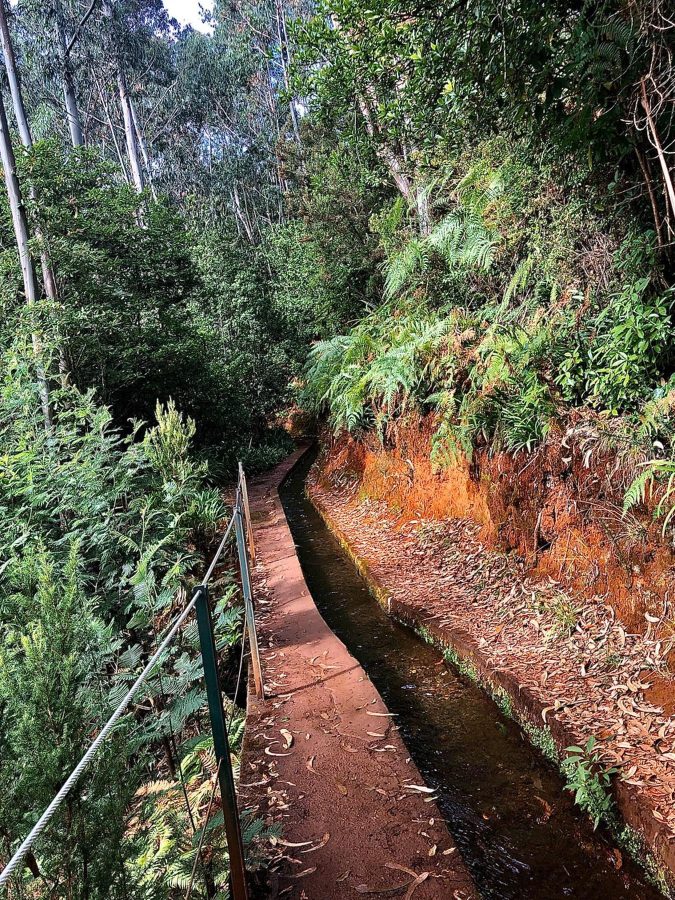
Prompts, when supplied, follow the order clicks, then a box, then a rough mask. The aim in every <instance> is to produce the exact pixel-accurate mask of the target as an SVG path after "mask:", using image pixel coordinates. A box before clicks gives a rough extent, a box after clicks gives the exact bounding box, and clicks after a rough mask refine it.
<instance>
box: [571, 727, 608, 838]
mask: <svg viewBox="0 0 675 900" xmlns="http://www.w3.org/2000/svg"><path fill="white" fill-rule="evenodd" d="M595 745H596V740H595V738H594V737H593V736H591V737H590V738H589V739H588V740H587V741H586V744H585V745H584V746H583V747H567V748H566V750H565V752H566V753H567V754H568V755H567V758H566V759H565V760H563V762H562V765H561V769H562V772H563V775H564V776H565V778H566V779H567V784H566V785H565V789H566V790H568V791H571V792H572V793H573V794H574V802H575V803H576V804H577V806H580V807H581V808H582V809H583V810H584V812H586V813H588V815H589V816H590V818H591V819H592V821H593V827H594V828H597V827H598V825H599V824H600V822H601V821H607V822H610V823H611V822H613V820H614V818H615V816H616V813H615V809H614V801H613V800H612V797H611V795H610V793H609V788H610V785H611V781H612V775H614V774H616V772H617V771H618V770H617V769H615V768H613V767H612V768H609V769H607V768H604V767H603V766H602V763H601V760H600V754H599V753H598V751H597V750H596V749H595Z"/></svg>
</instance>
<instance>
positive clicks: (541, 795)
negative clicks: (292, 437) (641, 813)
mask: <svg viewBox="0 0 675 900" xmlns="http://www.w3.org/2000/svg"><path fill="white" fill-rule="evenodd" d="M312 456H313V454H307V455H306V456H305V458H304V460H302V461H301V462H300V464H299V465H298V466H297V467H296V468H295V470H294V471H293V472H292V473H291V475H290V477H289V478H288V480H287V481H286V482H285V484H284V486H283V487H282V490H281V498H282V501H283V505H284V509H285V510H286V515H287V517H288V521H289V524H290V527H291V531H292V534H293V538H294V541H295V543H296V546H297V549H298V555H299V557H300V562H301V563H302V568H303V571H304V574H305V579H306V581H307V585H308V587H309V589H310V591H311V593H312V596H313V597H314V600H315V602H316V604H317V606H318V607H319V610H320V611H321V614H322V615H323V617H324V619H325V620H326V622H327V623H328V624H329V626H330V627H331V628H332V629H333V631H334V632H335V633H336V634H337V635H338V636H339V637H340V638H341V639H342V640H343V641H344V642H345V644H346V645H347V647H348V648H349V649H350V651H351V653H352V654H353V655H354V656H355V657H356V658H357V659H358V660H359V662H360V663H361V664H362V666H363V667H364V669H365V670H366V672H367V673H368V675H369V676H370V678H371V679H372V681H373V683H374V684H375V686H376V687H377V689H378V690H379V692H380V694H381V695H382V697H383V698H384V701H385V703H386V704H387V706H388V707H389V709H390V711H391V712H393V713H396V714H397V716H396V722H397V724H398V726H399V728H400V733H401V735H402V737H403V739H404V741H405V743H406V746H407V747H408V750H409V752H410V755H411V756H412V758H413V759H414V761H415V763H416V765H417V767H418V768H419V770H420V771H421V773H422V775H423V776H424V778H425V780H426V782H427V784H429V785H430V786H432V787H434V788H436V790H437V792H438V794H437V796H438V800H437V802H438V806H439V808H440V809H441V812H442V813H443V815H444V816H445V818H446V821H447V822H448V826H449V828H450V830H451V831H452V833H453V835H454V837H455V839H456V841H457V845H458V847H459V849H460V850H461V852H462V856H463V858H464V860H465V862H466V864H467V866H468V868H469V870H470V871H471V874H472V876H473V878H474V880H475V882H476V885H477V887H478V890H479V892H480V894H481V896H482V897H484V898H490V900H525V898H527V900H529V898H537V900H553V898H558V897H574V898H584V900H591V898H592V900H615V898H650V900H651V898H654V900H656V898H659V897H660V896H661V894H660V893H659V892H658V891H656V890H655V889H654V888H652V887H651V886H649V885H648V884H647V882H646V880H645V878H644V876H643V873H642V871H641V870H640V869H639V868H638V867H637V866H635V865H634V864H632V863H631V862H630V861H629V860H627V859H626V858H625V855H624V859H623V865H622V867H621V869H620V870H618V869H617V868H616V866H615V864H614V863H613V862H612V849H611V847H610V846H609V844H608V843H607V842H606V841H605V839H604V838H603V836H602V835H601V834H599V833H594V832H593V830H592V826H591V825H590V823H589V822H588V821H587V819H586V818H585V817H584V816H583V815H581V814H580V813H579V811H578V810H577V809H575V808H574V806H573V804H572V800H571V797H570V795H569V794H568V793H567V792H563V783H562V780H561V778H560V775H559V774H558V772H557V771H556V770H555V769H554V767H553V766H552V765H549V764H548V763H547V762H546V761H545V760H544V759H543V757H542V756H541V755H540V754H539V753H538V751H536V750H534V749H532V748H531V747H530V745H529V744H528V743H527V742H526V741H525V740H524V739H523V737H522V735H521V732H520V730H519V729H518V728H517V727H516V725H515V724H514V723H513V722H512V721H511V720H510V719H508V718H507V717H505V716H504V715H502V713H501V712H500V710H499V709H498V708H497V706H496V705H495V704H494V703H493V702H492V700H490V699H489V698H488V697H487V696H486V695H485V694H484V693H483V692H482V691H481V690H480V689H479V688H478V687H476V686H475V685H474V684H472V683H471V682H470V681H468V680H467V679H466V678H464V677H462V676H461V675H459V673H457V672H456V671H454V670H453V669H452V668H449V667H448V666H447V665H446V663H445V662H444V660H443V658H442V656H441V654H440V653H439V652H438V651H437V650H436V649H434V648H432V647H430V646H428V645H427V644H425V643H424V642H423V641H421V640H420V639H419V638H418V637H417V636H416V635H415V634H414V633H413V632H412V631H410V630H409V629H407V628H404V627H403V626H401V625H398V624H397V623H396V622H394V621H393V620H392V619H391V618H389V616H387V614H386V613H385V612H384V611H383V610H382V609H381V607H380V606H379V605H378V603H377V601H376V600H374V599H373V597H372V596H371V595H370V593H369V591H368V588H367V586H366V583H365V582H364V581H363V579H362V578H361V577H360V575H359V574H358V572H357V571H356V569H355V567H354V565H353V564H352V562H351V561H350V559H349V558H348V557H347V556H346V554H345V553H344V551H343V550H342V548H341V547H340V545H339V543H338V542H337V540H336V539H335V538H334V537H333V535H332V534H331V533H330V531H329V530H328V529H327V527H326V525H325V524H324V522H323V521H322V519H321V517H320V516H319V514H318V513H317V512H316V510H315V509H314V507H313V506H312V504H311V503H310V502H309V500H307V498H306V496H305V478H306V475H307V472H308V469H309V466H310V464H311V462H312Z"/></svg>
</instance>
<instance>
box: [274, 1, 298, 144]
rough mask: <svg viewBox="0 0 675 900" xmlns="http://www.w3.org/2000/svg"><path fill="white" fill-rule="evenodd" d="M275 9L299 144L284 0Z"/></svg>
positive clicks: (289, 103) (289, 102) (282, 60)
mask: <svg viewBox="0 0 675 900" xmlns="http://www.w3.org/2000/svg"><path fill="white" fill-rule="evenodd" d="M275 9H276V18H277V33H278V35H279V56H280V58H281V71H282V73H283V76H284V87H285V88H286V92H287V93H288V98H289V99H288V109H289V112H290V115H291V124H292V125H293V134H294V135H295V140H296V141H297V142H298V144H300V143H301V141H300V128H299V126H298V113H297V110H296V109H295V106H294V104H293V98H292V97H291V94H290V90H291V81H290V77H289V74H288V70H289V68H290V65H291V53H290V49H289V46H288V32H287V30H286V14H285V13H284V4H283V0H275Z"/></svg>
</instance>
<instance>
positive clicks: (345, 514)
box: [310, 476, 675, 840]
mask: <svg viewBox="0 0 675 900" xmlns="http://www.w3.org/2000/svg"><path fill="white" fill-rule="evenodd" d="M310 495H311V496H312V499H313V500H314V501H315V502H317V503H318V505H319V506H320V507H321V508H322V509H323V510H324V511H325V512H326V513H327V514H328V516H329V518H330V519H331V520H332V522H333V523H334V524H335V525H336V526H337V528H338V529H339V530H340V531H341V532H342V535H343V536H344V537H345V538H346V539H347V540H348V542H349V544H350V547H351V549H352V551H353V552H354V554H355V555H356V556H358V557H359V558H361V559H363V560H365V561H366V562H367V564H368V570H369V572H370V573H371V574H372V576H373V577H374V578H375V579H376V580H377V582H378V584H379V586H380V587H382V588H384V590H385V591H386V592H387V593H388V594H389V596H390V597H391V600H392V602H394V601H399V602H400V603H401V605H402V606H404V607H405V608H406V609H407V610H408V611H410V612H411V613H412V614H413V615H414V617H415V619H416V620H417V622H418V623H419V624H427V625H433V626H436V627H438V628H440V629H442V630H445V631H447V634H448V642H449V643H450V644H452V639H451V635H452V632H453V631H456V632H458V633H459V632H461V633H463V634H468V635H469V637H470V638H471V639H472V640H473V642H474V643H475V644H476V645H477V647H478V648H479V652H480V654H481V657H482V659H483V660H484V661H485V663H486V664H487V666H488V667H489V669H491V670H502V671H505V672H508V673H510V674H511V675H512V676H513V677H514V678H515V679H516V680H517V682H518V683H519V684H520V685H522V686H523V687H525V688H527V690H528V691H529V692H530V694H531V695H532V696H533V697H534V698H536V700H537V701H539V703H540V704H541V706H542V708H543V715H542V719H543V721H542V722H541V723H540V724H544V723H546V724H550V722H551V720H552V719H556V720H558V721H560V722H561V723H563V724H564V726H565V728H566V730H567V732H568V733H570V734H572V735H573V736H574V742H575V743H583V742H585V741H586V740H587V739H588V737H590V736H591V735H595V737H596V738H597V739H598V741H599V744H598V749H599V750H600V751H601V753H602V757H603V759H604V760H605V761H606V762H607V764H608V765H612V766H616V767H617V768H619V770H620V771H621V773H622V775H621V777H622V778H623V780H624V781H625V782H627V783H628V784H629V785H632V786H633V787H634V788H636V789H638V790H639V792H640V795H641V800H642V801H643V802H645V803H647V804H648V805H649V806H650V807H651V810H652V815H653V817H654V819H655V820H656V821H658V822H660V823H663V825H664V826H665V827H666V828H667V829H668V831H669V833H670V839H671V840H675V717H673V716H670V715H667V714H666V713H665V712H664V710H663V709H662V708H661V707H660V706H655V705H653V704H652V703H650V702H648V700H647V698H646V696H645V692H646V691H648V689H649V688H650V687H651V684H652V679H653V678H655V677H657V678H658V679H659V680H660V681H661V682H663V681H664V680H665V681H666V682H668V683H672V684H673V693H674V694H675V682H674V681H673V679H672V678H671V676H670V674H669V673H668V670H667V666H666V660H665V653H666V648H664V646H663V643H662V641H661V640H659V637H658V633H657V627H658V625H659V623H660V622H661V619H662V618H663V617H659V616H653V615H647V616H645V620H646V621H645V631H644V633H643V634H632V633H628V631H627V630H626V628H625V627H624V625H623V624H622V623H621V622H620V621H619V620H618V619H617V617H616V616H615V613H614V610H613V609H612V607H610V606H609V605H608V604H606V603H604V602H603V600H602V599H601V598H600V597H597V598H596V599H595V600H591V601H589V600H584V601H583V603H582V602H581V601H578V602H577V601H576V600H575V598H573V597H571V596H569V595H568V594H566V593H565V591H564V590H563V588H562V587H561V586H560V585H559V584H558V583H556V582H555V581H554V580H552V579H548V580H536V581H535V580H534V579H532V578H529V577H528V576H527V575H526V574H525V573H524V571H523V568H522V565H521V563H520V562H519V561H518V560H517V559H515V558H514V557H512V556H507V555H505V554H502V553H498V552H495V551H491V550H488V549H486V548H485V547H484V546H483V545H482V544H481V542H480V540H479V527H478V526H477V525H475V524H473V523H471V522H467V521H464V520H447V521H443V522H438V523H434V524H433V526H430V524H429V523H421V522H420V521H413V522H408V523H406V524H404V525H400V523H399V522H398V521H397V520H396V518H395V517H394V515H393V514H392V513H391V512H390V511H389V510H388V508H387V507H386V505H385V504H384V503H381V502H375V501H370V500H363V499H362V495H360V494H359V491H358V485H356V484H353V483H352V484H351V485H349V486H345V485H341V486H339V488H337V489H333V488H331V487H329V486H327V485H326V484H324V483H323V482H321V483H320V482H318V481H317V479H316V477H315V476H314V477H312V478H311V479H310ZM543 815H544V817H545V816H546V815H547V811H546V810H544V811H543Z"/></svg>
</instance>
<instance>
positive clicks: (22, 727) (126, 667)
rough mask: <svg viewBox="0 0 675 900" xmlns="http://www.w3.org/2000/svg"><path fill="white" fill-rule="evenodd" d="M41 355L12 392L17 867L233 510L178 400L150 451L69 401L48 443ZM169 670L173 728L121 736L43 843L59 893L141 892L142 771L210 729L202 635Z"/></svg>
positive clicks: (3, 638) (10, 370)
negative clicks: (133, 863)
mask: <svg viewBox="0 0 675 900" xmlns="http://www.w3.org/2000/svg"><path fill="white" fill-rule="evenodd" d="M28 358H29V349H28V347H27V346H26V344H25V343H22V341H21V340H18V341H17V342H16V343H15V345H14V346H13V347H12V348H11V349H9V350H8V351H6V352H5V354H4V357H3V376H4V377H3V382H2V385H1V389H0V441H1V446H2V454H1V455H0V518H1V520H2V523H3V528H2V538H1V539H0V557H1V558H2V581H1V582H0V622H1V623H2V624H1V625H0V718H1V720H2V729H1V737H0V744H1V745H2V761H1V762H0V770H1V773H2V777H3V779H4V780H5V781H6V784H7V785H8V790H7V791H6V792H5V793H4V794H3V800H2V811H1V812H2V818H3V826H4V827H3V833H2V841H3V853H4V854H5V855H6V854H7V853H8V852H9V850H10V848H11V847H13V846H15V845H16V842H17V840H18V839H19V838H21V837H23V836H24V834H25V833H26V832H27V831H28V830H29V828H30V827H31V825H32V824H33V823H34V822H35V820H36V818H37V815H38V814H39V813H41V812H42V810H43V809H44V808H45V807H46V805H47V804H48V803H49V802H50V800H51V799H52V797H53V796H54V794H55V793H56V792H57V791H58V789H59V787H60V786H61V784H62V783H63V781H64V780H65V778H66V776H67V775H68V774H69V773H70V771H71V770H72V768H73V767H74V765H75V764H76V763H77V762H78V760H79V759H80V757H81V755H82V753H83V751H84V749H86V747H87V746H88V744H89V743H90V740H91V735H92V733H95V731H96V730H97V728H99V727H100V725H101V723H102V722H103V721H105V719H106V718H107V716H108V715H109V714H110V711H111V709H112V708H113V707H114V705H115V704H116V703H117V702H119V699H120V697H121V696H122V694H123V693H124V692H125V691H126V689H127V688H128V684H129V682H130V681H133V680H134V679H135V677H136V676H137V674H138V670H139V667H140V666H141V665H142V661H143V659H144V658H145V657H146V655H147V654H148V653H149V652H150V651H151V650H152V649H153V647H154V645H155V641H156V628H157V627H158V624H157V623H158V622H159V621H162V622H164V621H166V618H167V617H170V616H172V615H173V614H174V610H175V608H176V602H177V601H178V602H180V598H181V594H180V593H178V592H179V589H180V588H181V586H182V585H183V584H184V583H185V580H186V575H187V572H188V570H189V569H190V568H191V567H192V566H193V565H194V564H195V562H196V560H197V556H196V553H194V552H189V551H188V550H187V547H188V544H189V543H190V542H194V540H195V539H197V538H199V536H200V535H201V536H202V537H203V538H204V539H206V538H208V536H209V535H212V534H213V529H214V526H215V521H216V519H217V518H219V517H220V516H222V515H223V513H224V509H223V506H222V502H221V500H220V498H219V495H218V492H217V491H214V490H212V489H208V488H206V487H205V484H204V479H205V476H206V471H205V467H204V465H203V464H199V463H196V462H194V461H193V460H192V459H191V457H190V453H191V449H192V448H191V442H192V438H193V436H194V433H195V426H194V423H192V422H191V421H189V420H185V419H184V418H183V417H182V416H181V414H180V413H178V411H177V410H176V408H175V406H174V405H173V404H169V405H168V406H167V407H163V406H161V405H160V406H158V408H157V419H158V422H157V425H155V426H154V427H148V428H146V430H145V434H144V437H143V439H142V440H140V439H139V434H138V432H132V434H131V435H128V436H123V435H121V434H120V433H119V432H118V431H117V430H116V429H115V428H114V426H113V424H112V421H111V416H110V413H109V412H108V411H107V410H106V409H105V408H103V407H100V406H97V404H96V403H95V402H94V400H93V397H92V395H91V394H88V395H82V394H80V393H79V392H78V391H77V390H76V389H75V388H73V387H68V388H63V389H62V390H60V391H58V392H54V395H53V400H54V404H55V407H56V408H57V409H58V416H57V417H56V419H55V423H54V427H53V430H52V432H51V433H48V432H46V431H45V429H44V425H43V422H42V420H41V414H40V411H39V404H38V402H37V388H36V385H35V383H34V381H33V377H32V371H31V367H30V366H29V365H27V364H26V362H25V361H26V360H27V359H28ZM233 590H234V589H233V587H230V588H229V590H228V591H226V592H225V593H224V594H223V598H222V601H221V602H220V604H219V606H218V609H217V616H216V625H217V640H218V645H219V647H220V648H221V650H222V652H224V653H227V647H228V646H230V645H231V644H233V643H235V642H236V641H238V640H239V635H240V623H241V613H240V611H239V609H238V607H237V606H236V605H234V606H232V603H231V601H232V597H233ZM125 628H126V631H125ZM125 646H129V647H130V649H128V650H124V651H123V648H124V647H125ZM112 673H115V675H114V676H113V677H111V674H112ZM163 673H164V674H163V676H162V675H161V674H160V675H157V676H156V677H155V678H153V679H152V680H151V682H150V683H149V686H148V695H149V700H150V702H151V703H152V704H153V705H155V706H156V707H157V709H158V713H159V714H158V715H157V716H156V717H151V718H150V719H149V720H147V721H146V722H144V723H143V724H142V726H139V725H137V724H134V721H133V718H132V717H131V716H130V717H128V718H127V719H126V720H125V721H124V722H123V723H122V726H121V727H120V728H119V729H118V730H117V731H116V732H115V735H114V736H113V737H112V739H111V741H110V742H109V743H106V745H105V746H104V748H103V751H102V755H101V756H100V757H98V758H97V762H96V764H95V765H94V766H93V768H92V769H91V771H90V773H89V774H88V777H87V778H86V779H83V780H82V782H81V784H79V785H78V787H77V789H76V790H75V792H74V793H73V794H72V795H71V799H70V800H69V802H68V805H67V807H66V810H65V812H64V813H63V815H60V816H58V817H57V818H56V819H55V820H54V822H53V823H52V824H51V826H50V828H49V829H48V831H47V832H46V834H45V836H44V837H43V838H42V839H41V841H40V845H39V854H38V859H39V865H40V867H41V869H43V870H44V872H45V873H46V874H47V875H48V876H49V878H50V879H54V883H55V884H56V883H58V885H59V887H58V888H54V890H53V891H52V893H51V895H52V896H55V897H60V896H64V897H80V896H82V897H84V896H90V897H98V896H100V897H103V896H105V897H117V896H119V897H122V896H125V895H128V890H129V887H130V881H129V873H128V871H127V858H128V855H129V848H128V846H127V842H128V840H129V835H128V833H127V818H128V812H129V808H130V806H131V805H132V803H133V798H134V794H135V791H136V790H137V789H138V787H139V784H140V783H141V781H142V776H143V771H144V769H145V768H146V766H147V765H148V762H149V760H150V759H151V757H152V755H154V754H155V753H156V748H157V746H158V745H160V746H161V743H162V742H163V741H165V740H168V736H169V735H174V736H176V739H178V738H179V736H180V735H181V733H183V732H185V729H194V723H195V720H196V718H197V717H200V716H202V715H203V711H204V706H205V697H204V695H203V691H202V688H201V677H202V676H201V666H200V664H199V655H198V642H197V635H196V629H193V633H190V630H189V629H186V630H185V633H184V635H183V639H182V646H181V647H180V648H174V649H173V650H172V653H171V654H170V655H169V659H168V660H167V663H166V664H165V666H164V668H163ZM132 843H133V842H132ZM134 846H135V845H134ZM133 852H136V850H134V851H133ZM29 879H30V875H29V873H28V872H27V871H26V875H25V880H29ZM125 892H126V893H125Z"/></svg>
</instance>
